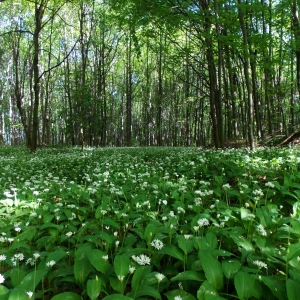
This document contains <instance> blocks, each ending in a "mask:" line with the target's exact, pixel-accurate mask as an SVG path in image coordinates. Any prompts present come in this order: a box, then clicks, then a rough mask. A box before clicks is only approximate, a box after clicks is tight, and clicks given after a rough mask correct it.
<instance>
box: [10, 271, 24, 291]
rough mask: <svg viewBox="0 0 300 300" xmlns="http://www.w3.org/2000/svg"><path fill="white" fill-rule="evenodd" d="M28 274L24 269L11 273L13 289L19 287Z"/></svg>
mask: <svg viewBox="0 0 300 300" xmlns="http://www.w3.org/2000/svg"><path fill="white" fill-rule="evenodd" d="M26 274H27V272H26V271H25V270H22V269H17V268H14V269H12V270H11V271H10V272H9V276H10V279H11V283H12V286H13V287H17V286H18V285H19V284H20V283H21V281H22V280H23V278H24V277H25V276H26Z"/></svg>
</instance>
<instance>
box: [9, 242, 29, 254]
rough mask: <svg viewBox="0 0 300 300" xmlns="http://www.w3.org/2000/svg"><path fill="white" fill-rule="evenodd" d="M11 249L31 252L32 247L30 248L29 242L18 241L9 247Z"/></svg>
mask: <svg viewBox="0 0 300 300" xmlns="http://www.w3.org/2000/svg"><path fill="white" fill-rule="evenodd" d="M9 249H10V250H14V249H17V250H18V251H24V250H30V246H28V244H27V242H18V241H17V240H15V241H14V242H13V244H12V245H11V246H10V247H9ZM26 252H27V251H26Z"/></svg>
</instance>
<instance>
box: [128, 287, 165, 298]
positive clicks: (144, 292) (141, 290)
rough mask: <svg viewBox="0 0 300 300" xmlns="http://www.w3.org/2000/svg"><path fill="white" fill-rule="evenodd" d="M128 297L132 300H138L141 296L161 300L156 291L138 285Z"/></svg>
mask: <svg viewBox="0 0 300 300" xmlns="http://www.w3.org/2000/svg"><path fill="white" fill-rule="evenodd" d="M128 296H133V297H134V299H138V298H139V297H142V296H150V297H151V298H154V299H161V295H160V293H159V292H158V291H157V289H156V288H153V287H152V286H149V285H140V286H139V287H138V289H137V290H136V291H135V292H134V293H133V291H132V292H131V293H129V294H128Z"/></svg>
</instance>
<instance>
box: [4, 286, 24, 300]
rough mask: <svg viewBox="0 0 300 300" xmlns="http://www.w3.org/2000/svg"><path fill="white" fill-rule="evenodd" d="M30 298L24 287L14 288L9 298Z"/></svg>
mask: <svg viewBox="0 0 300 300" xmlns="http://www.w3.org/2000/svg"><path fill="white" fill-rule="evenodd" d="M28 298H29V297H28V295H27V293H26V291H25V290H24V289H21V288H14V289H13V290H12V291H11V292H10V294H9V297H8V300H28ZM1 299H2V298H1Z"/></svg>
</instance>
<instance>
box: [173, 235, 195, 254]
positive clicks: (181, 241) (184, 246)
mask: <svg viewBox="0 0 300 300" xmlns="http://www.w3.org/2000/svg"><path fill="white" fill-rule="evenodd" d="M176 239H177V242H178V246H179V248H180V249H181V250H182V251H183V252H184V253H185V255H188V253H190V252H191V251H192V250H193V244H194V242H193V240H192V239H185V237H184V236H183V235H177V237H176Z"/></svg>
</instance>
